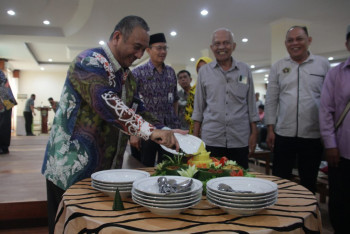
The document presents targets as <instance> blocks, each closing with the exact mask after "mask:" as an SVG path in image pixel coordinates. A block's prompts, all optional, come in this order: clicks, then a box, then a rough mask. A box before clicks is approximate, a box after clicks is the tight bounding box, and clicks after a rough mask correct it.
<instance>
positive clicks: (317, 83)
mask: <svg viewBox="0 0 350 234" xmlns="http://www.w3.org/2000/svg"><path fill="white" fill-rule="evenodd" d="M324 78H325V75H320V74H316V73H311V74H310V75H309V79H308V84H309V87H310V89H311V91H312V92H314V93H319V94H320V93H321V90H322V85H323V81H324Z"/></svg>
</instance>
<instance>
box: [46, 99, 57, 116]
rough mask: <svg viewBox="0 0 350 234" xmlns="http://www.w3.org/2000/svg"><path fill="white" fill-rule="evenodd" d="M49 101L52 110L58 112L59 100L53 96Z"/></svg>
mask: <svg viewBox="0 0 350 234" xmlns="http://www.w3.org/2000/svg"><path fill="white" fill-rule="evenodd" d="M48 101H49V102H50V105H51V108H52V110H53V111H54V112H55V113H56V111H57V108H58V102H55V101H54V100H53V98H52V97H50V98H49V99H48Z"/></svg>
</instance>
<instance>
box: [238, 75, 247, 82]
mask: <svg viewBox="0 0 350 234" xmlns="http://www.w3.org/2000/svg"><path fill="white" fill-rule="evenodd" d="M238 82H239V83H241V84H247V82H248V77H246V76H239V78H238Z"/></svg>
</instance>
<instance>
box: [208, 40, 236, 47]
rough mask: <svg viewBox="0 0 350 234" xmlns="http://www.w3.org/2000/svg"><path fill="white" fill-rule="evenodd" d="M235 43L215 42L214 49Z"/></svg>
mask: <svg viewBox="0 0 350 234" xmlns="http://www.w3.org/2000/svg"><path fill="white" fill-rule="evenodd" d="M232 44H233V43H232V42H230V41H224V42H214V44H213V46H214V47H219V46H220V45H224V47H227V46H231V45H232Z"/></svg>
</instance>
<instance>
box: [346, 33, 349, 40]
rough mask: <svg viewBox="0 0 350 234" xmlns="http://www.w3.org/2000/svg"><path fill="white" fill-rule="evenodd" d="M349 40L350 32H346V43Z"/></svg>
mask: <svg viewBox="0 0 350 234" xmlns="http://www.w3.org/2000/svg"><path fill="white" fill-rule="evenodd" d="M349 38H350V32H348V34H346V41H348V40H349Z"/></svg>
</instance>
